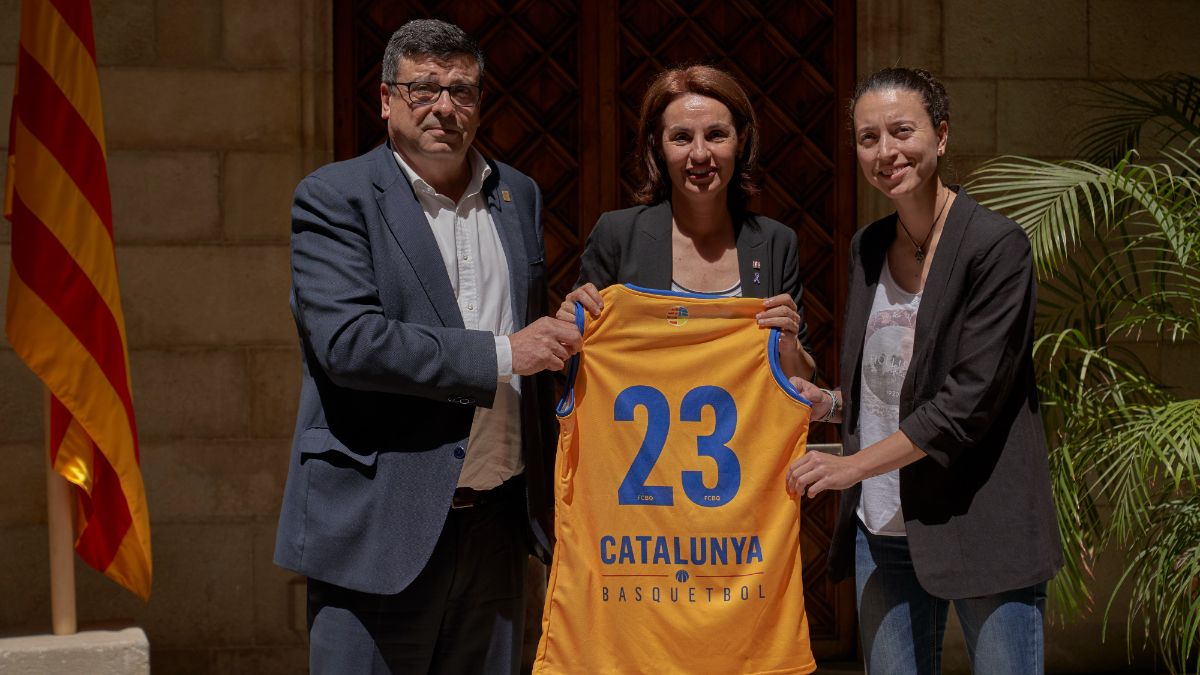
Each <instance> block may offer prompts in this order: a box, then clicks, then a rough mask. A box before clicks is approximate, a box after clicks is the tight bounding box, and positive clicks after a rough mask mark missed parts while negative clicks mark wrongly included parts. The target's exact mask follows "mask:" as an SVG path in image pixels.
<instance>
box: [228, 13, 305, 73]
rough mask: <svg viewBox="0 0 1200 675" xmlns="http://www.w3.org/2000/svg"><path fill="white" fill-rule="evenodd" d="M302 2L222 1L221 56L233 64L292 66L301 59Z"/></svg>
mask: <svg viewBox="0 0 1200 675" xmlns="http://www.w3.org/2000/svg"><path fill="white" fill-rule="evenodd" d="M300 5H301V2H298V1H296V0H290V1H286V2H256V1H254V0H224V2H222V14H223V19H224V25H223V30H224V40H223V42H224V56H226V60H227V61H229V62H232V64H236V65H248V66H294V65H296V64H299V62H300V42H301V36H300Z"/></svg>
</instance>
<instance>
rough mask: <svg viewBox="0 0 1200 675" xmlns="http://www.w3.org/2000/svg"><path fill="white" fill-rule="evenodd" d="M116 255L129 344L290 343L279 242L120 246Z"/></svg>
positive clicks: (285, 269) (284, 255)
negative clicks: (230, 245)
mask: <svg viewBox="0 0 1200 675" xmlns="http://www.w3.org/2000/svg"><path fill="white" fill-rule="evenodd" d="M117 258H118V262H119V264H120V266H121V288H122V292H123V294H124V304H125V322H126V327H127V329H128V332H129V340H130V344H131V345H133V346H156V347H157V346H166V345H181V344H182V345H244V344H260V345H261V344H272V345H281V344H291V343H293V342H295V340H296V336H295V333H296V329H295V324H294V323H293V322H292V317H291V312H290V310H289V309H288V293H289V290H288V289H289V287H290V284H291V267H290V263H289V261H288V249H287V247H286V246H244V247H229V246H194V247H188V246H154V247H149V246H125V247H122V248H119V249H118V250H117Z"/></svg>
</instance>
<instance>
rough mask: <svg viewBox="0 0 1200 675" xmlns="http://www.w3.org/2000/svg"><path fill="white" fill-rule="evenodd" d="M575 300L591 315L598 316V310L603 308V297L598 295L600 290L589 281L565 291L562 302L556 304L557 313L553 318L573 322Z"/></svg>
mask: <svg viewBox="0 0 1200 675" xmlns="http://www.w3.org/2000/svg"><path fill="white" fill-rule="evenodd" d="M576 302H578V303H580V304H581V305H583V307H584V309H586V310H587V311H588V313H589V314H591V315H592V316H600V310H602V309H604V298H602V297H600V291H598V290H596V287H595V286H594V285H593V284H592V283H590V282H589V283H586V284H584V285H582V286H580V287H579V288H576V289H575V290H573V291H571V292H570V293H567V297H565V298H563V301H562V304H561V305H559V306H558V313H557V314H555V315H554V318H556V319H559V320H561V321H570V322H571V323H575V303H576Z"/></svg>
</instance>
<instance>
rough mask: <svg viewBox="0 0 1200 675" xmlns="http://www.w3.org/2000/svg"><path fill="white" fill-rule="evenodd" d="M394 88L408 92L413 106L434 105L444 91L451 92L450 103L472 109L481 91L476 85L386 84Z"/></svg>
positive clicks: (433, 83)
mask: <svg viewBox="0 0 1200 675" xmlns="http://www.w3.org/2000/svg"><path fill="white" fill-rule="evenodd" d="M384 84H389V85H391V86H393V87H404V88H405V89H407V90H408V100H409V102H410V103H412V104H413V105H432V104H434V103H437V100H438V99H439V98H441V97H442V92H443V91H448V92H450V102H451V103H453V104H454V105H457V106H462V107H464V108H470V107H471V106H473V105H475V104H476V103H479V93H480V89H479V87H478V86H477V85H474V84H451V85H447V86H445V87H443V86H442V85H440V84H438V83H437V82H385V83H384Z"/></svg>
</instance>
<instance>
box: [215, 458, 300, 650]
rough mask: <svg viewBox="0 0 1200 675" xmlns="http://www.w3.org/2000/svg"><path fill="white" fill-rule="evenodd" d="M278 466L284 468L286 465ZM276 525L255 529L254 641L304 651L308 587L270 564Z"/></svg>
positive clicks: (263, 524) (270, 523)
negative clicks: (302, 649) (255, 619)
mask: <svg viewBox="0 0 1200 675" xmlns="http://www.w3.org/2000/svg"><path fill="white" fill-rule="evenodd" d="M281 466H283V467H284V468H286V463H285V464H283V465H281ZM275 526H276V521H275V519H270V520H263V521H260V522H258V523H256V524H255V526H254V583H255V585H254V615H255V616H256V617H257V621H256V622H255V626H254V641H255V643H256V644H260V645H292V646H299V647H301V648H303V647H304V645H306V644H307V641H308V626H307V625H306V623H305V621H306V611H307V608H306V602H307V595H306V588H307V586H306V582H305V578H304V577H303V576H301V575H299V574H296V573H295V572H292V571H290V570H285V569H283V568H282V567H278V566H277V565H275V563H274V562H272V558H273V557H274V555H275ZM223 672H232V671H228V670H226V671H223ZM244 672H257V671H244Z"/></svg>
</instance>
